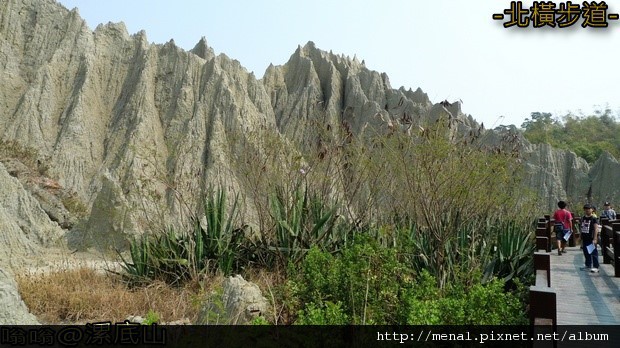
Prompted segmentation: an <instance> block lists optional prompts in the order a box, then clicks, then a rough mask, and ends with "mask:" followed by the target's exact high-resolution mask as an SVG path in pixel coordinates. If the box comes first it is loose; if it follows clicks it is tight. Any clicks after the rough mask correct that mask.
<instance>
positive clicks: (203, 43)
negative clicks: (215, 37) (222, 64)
mask: <svg viewBox="0 0 620 348" xmlns="http://www.w3.org/2000/svg"><path fill="white" fill-rule="evenodd" d="M190 52H191V53H193V54H195V55H197V56H198V57H200V58H202V59H206V60H211V59H213V57H215V52H214V51H213V49H212V48H211V47H209V45H208V44H207V39H206V38H205V37H204V36H203V37H201V38H200V41H198V43H197V44H196V46H194V48H192V49H191V50H190Z"/></svg>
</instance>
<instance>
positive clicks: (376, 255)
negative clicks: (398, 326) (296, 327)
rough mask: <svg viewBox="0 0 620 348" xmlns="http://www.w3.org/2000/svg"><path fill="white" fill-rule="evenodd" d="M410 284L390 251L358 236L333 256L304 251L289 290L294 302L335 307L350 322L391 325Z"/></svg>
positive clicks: (409, 275)
mask: <svg viewBox="0 0 620 348" xmlns="http://www.w3.org/2000/svg"><path fill="white" fill-rule="evenodd" d="M412 280H413V278H412V271H411V270H410V269H409V268H407V267H405V265H403V264H402V263H401V262H400V261H399V260H398V257H397V254H396V252H395V250H394V249H388V248H384V247H381V246H379V245H378V244H377V243H376V242H373V241H372V240H371V239H370V238H361V239H360V238H358V242H356V243H354V244H353V245H352V246H350V247H347V248H345V249H344V250H343V251H342V254H339V255H338V256H333V255H330V254H329V253H326V252H323V251H320V250H319V249H318V248H312V249H310V251H309V252H308V255H307V256H306V257H305V258H304V259H303V261H302V262H301V264H300V267H299V269H298V270H297V273H295V274H294V275H293V277H292V280H291V281H290V282H289V288H291V289H294V291H293V293H292V296H295V297H297V298H298V299H299V303H306V304H309V303H314V304H315V306H316V305H317V304H325V303H327V302H331V303H336V304H337V303H341V307H340V308H342V310H343V311H344V313H345V314H346V315H347V317H348V318H349V320H350V323H352V324H381V323H397V322H398V317H397V312H398V308H399V307H400V304H399V294H400V292H401V290H402V289H403V287H407V286H411V282H412ZM314 309H315V310H316V308H314ZM319 309H323V307H319ZM300 310H303V308H302V309H300ZM293 312H295V311H294V310H293ZM303 313H305V315H306V316H307V315H308V312H307V311H305V312H303Z"/></svg>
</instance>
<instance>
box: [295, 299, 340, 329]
mask: <svg viewBox="0 0 620 348" xmlns="http://www.w3.org/2000/svg"><path fill="white" fill-rule="evenodd" d="M348 323H349V317H348V315H347V314H346V313H345V312H344V310H343V309H342V302H340V301H338V302H337V303H333V302H331V301H326V302H325V303H323V304H322V305H321V304H315V303H309V304H307V305H306V307H305V308H304V309H303V310H301V311H300V312H299V316H298V318H297V321H296V322H295V324H297V325H346V324H348Z"/></svg>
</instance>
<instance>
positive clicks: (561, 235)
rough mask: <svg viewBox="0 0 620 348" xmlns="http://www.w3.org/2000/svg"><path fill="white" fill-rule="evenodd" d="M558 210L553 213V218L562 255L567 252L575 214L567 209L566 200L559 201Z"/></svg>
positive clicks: (559, 250) (556, 238)
mask: <svg viewBox="0 0 620 348" xmlns="http://www.w3.org/2000/svg"><path fill="white" fill-rule="evenodd" d="M558 208H559V209H558V210H556V211H555V212H554V213H553V220H554V221H555V226H554V229H555V240H556V241H557V243H558V255H560V256H561V255H562V253H563V252H566V241H567V239H568V237H570V233H571V221H572V220H573V215H572V214H571V212H570V211H568V209H566V202H564V201H559V202H558Z"/></svg>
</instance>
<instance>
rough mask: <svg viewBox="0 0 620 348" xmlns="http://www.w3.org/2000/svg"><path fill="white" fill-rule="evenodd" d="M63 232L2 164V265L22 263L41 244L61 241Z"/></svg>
mask: <svg viewBox="0 0 620 348" xmlns="http://www.w3.org/2000/svg"><path fill="white" fill-rule="evenodd" d="M63 234H64V232H63V230H62V229H61V228H60V226H58V224H57V223H55V222H52V221H51V220H50V218H49V216H48V215H47V214H46V213H45V211H43V209H42V208H41V205H40V204H39V201H37V199H35V198H34V197H33V196H32V195H31V194H30V193H28V192H27V191H26V190H25V189H24V187H23V186H22V185H21V183H20V182H19V181H18V180H17V179H16V178H14V177H12V176H10V175H9V173H8V172H7V171H6V169H5V167H4V165H3V164H2V163H0V266H1V265H9V264H12V265H19V264H20V262H21V260H22V259H23V258H24V257H28V256H32V255H35V254H38V253H39V252H41V247H43V246H50V245H54V244H55V243H57V242H59V241H60V239H61V237H62V236H63Z"/></svg>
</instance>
